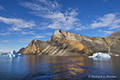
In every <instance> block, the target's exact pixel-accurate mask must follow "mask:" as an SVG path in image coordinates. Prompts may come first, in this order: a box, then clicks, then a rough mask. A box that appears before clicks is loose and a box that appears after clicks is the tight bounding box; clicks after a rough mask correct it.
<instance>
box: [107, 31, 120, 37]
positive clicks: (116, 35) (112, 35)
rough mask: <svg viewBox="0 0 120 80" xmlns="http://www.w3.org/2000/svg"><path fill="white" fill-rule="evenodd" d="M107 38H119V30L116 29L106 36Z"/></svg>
mask: <svg viewBox="0 0 120 80" xmlns="http://www.w3.org/2000/svg"><path fill="white" fill-rule="evenodd" d="M107 38H120V31H116V32H114V33H112V34H111V35H109V36H107Z"/></svg>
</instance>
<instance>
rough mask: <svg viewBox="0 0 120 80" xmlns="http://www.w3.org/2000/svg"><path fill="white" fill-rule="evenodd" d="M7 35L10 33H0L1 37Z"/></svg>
mask: <svg viewBox="0 0 120 80" xmlns="http://www.w3.org/2000/svg"><path fill="white" fill-rule="evenodd" d="M7 34H10V33H0V35H3V36H5V35H7Z"/></svg>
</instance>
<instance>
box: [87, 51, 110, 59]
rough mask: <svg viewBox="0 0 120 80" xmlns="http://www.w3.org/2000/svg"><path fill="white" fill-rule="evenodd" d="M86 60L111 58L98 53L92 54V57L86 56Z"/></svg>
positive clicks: (105, 54)
mask: <svg viewBox="0 0 120 80" xmlns="http://www.w3.org/2000/svg"><path fill="white" fill-rule="evenodd" d="M88 58H93V59H94V60H97V59H109V58H111V56H110V55H109V54H107V53H102V52H99V53H94V54H93V55H92V56H88Z"/></svg>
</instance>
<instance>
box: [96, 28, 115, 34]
mask: <svg viewBox="0 0 120 80" xmlns="http://www.w3.org/2000/svg"><path fill="white" fill-rule="evenodd" d="M98 31H99V32H102V33H104V34H105V35H107V34H111V33H113V31H105V30H102V29H99V30H98Z"/></svg>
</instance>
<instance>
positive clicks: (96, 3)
mask: <svg viewBox="0 0 120 80" xmlns="http://www.w3.org/2000/svg"><path fill="white" fill-rule="evenodd" d="M119 4H120V0H0V52H10V51H11V50H13V49H14V50H16V51H18V50H19V49H20V48H22V47H26V46H27V45H28V44H29V43H30V42H31V41H32V40H33V39H37V40H42V41H47V40H48V39H49V38H50V37H51V36H52V35H53V34H54V32H55V30H62V31H66V32H73V33H77V34H81V35H85V36H91V37H92V36H99V37H106V36H108V35H110V34H111V33H113V32H115V31H118V30H119V29H120V5H119Z"/></svg>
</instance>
